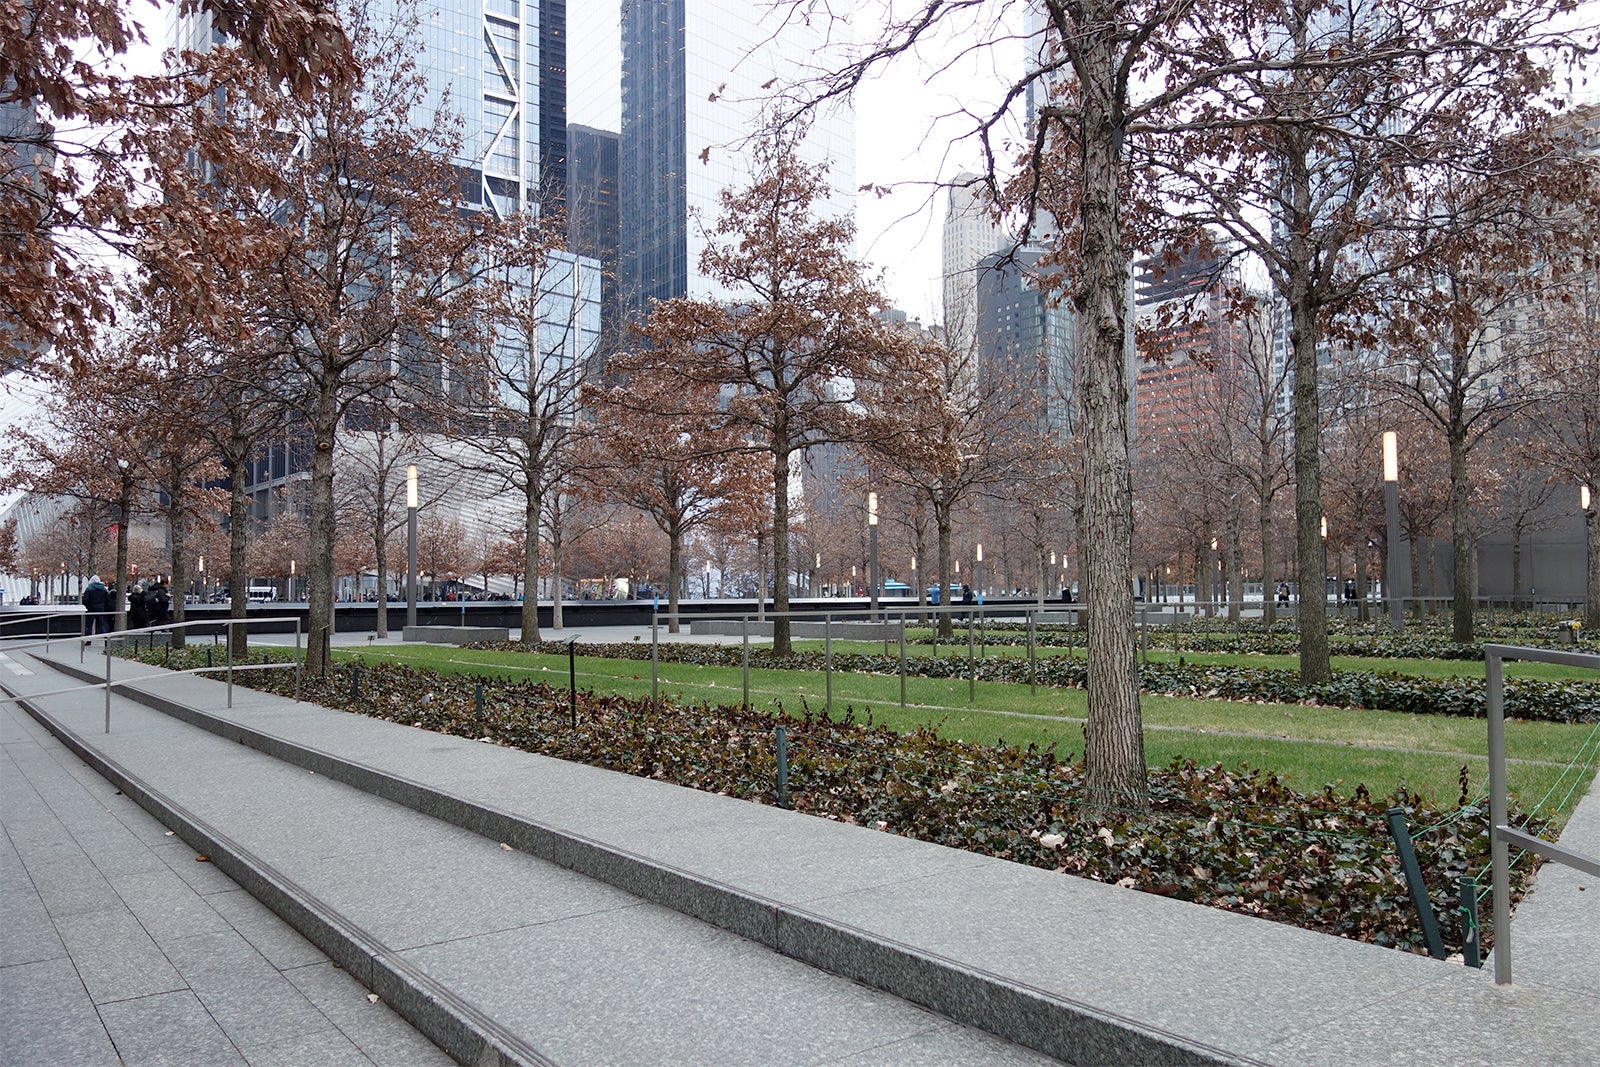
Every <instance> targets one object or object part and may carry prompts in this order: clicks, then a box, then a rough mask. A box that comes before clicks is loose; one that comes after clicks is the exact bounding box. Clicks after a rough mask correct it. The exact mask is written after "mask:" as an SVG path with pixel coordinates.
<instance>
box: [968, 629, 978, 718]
mask: <svg viewBox="0 0 1600 1067" xmlns="http://www.w3.org/2000/svg"><path fill="white" fill-rule="evenodd" d="M977 702H978V660H977V657H976V656H974V655H973V651H972V616H971V615H968V616H967V704H968V706H969V707H970V706H971V705H973V704H976V703H977Z"/></svg>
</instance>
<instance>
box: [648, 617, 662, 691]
mask: <svg viewBox="0 0 1600 1067" xmlns="http://www.w3.org/2000/svg"><path fill="white" fill-rule="evenodd" d="M656 627H657V621H656V613H655V612H653V611H652V612H651V613H650V710H651V712H659V711H660V710H661V700H660V698H659V697H658V696H657V695H656V687H657V686H658V685H659V684H660V681H661V671H660V666H661V655H660V651H661V638H660V636H659V634H658V631H657V629H656Z"/></svg>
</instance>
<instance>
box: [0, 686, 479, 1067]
mask: <svg viewBox="0 0 1600 1067" xmlns="http://www.w3.org/2000/svg"><path fill="white" fill-rule="evenodd" d="M3 665H4V666H6V667H7V668H8V670H7V671H6V674H7V675H8V676H11V677H15V675H14V674H13V672H14V671H15V670H17V669H19V668H20V669H23V670H26V669H28V668H26V667H23V666H22V665H21V664H19V663H17V661H15V660H12V659H10V658H6V659H5V660H4V664H3ZM24 677H25V676H24ZM0 823H3V826H4V831H5V836H4V840H3V841H0V899H3V901H4V913H5V919H4V922H3V923H0V1005H3V1006H4V1019H5V1021H4V1023H3V1024H0V1063H3V1064H6V1065H8V1067H34V1065H39V1067H45V1065H75V1064H116V1063H129V1064H175V1065H193V1067H198V1065H202V1064H205V1065H209V1064H244V1063H249V1064H255V1065H267V1064H284V1065H304V1064H352V1065H353V1064H362V1065H366V1064H379V1065H393V1067H411V1065H417V1067H426V1065H429V1064H448V1063H450V1062H451V1060H450V1058H449V1057H447V1056H446V1055H445V1054H444V1053H443V1052H441V1051H439V1049H438V1048H436V1047H435V1046H434V1045H433V1044H432V1043H431V1042H430V1041H428V1040H427V1039H426V1038H425V1037H423V1036H422V1035H421V1034H419V1033H417V1032H416V1031H415V1030H414V1029H412V1028H411V1026H410V1025H409V1024H407V1023H406V1022H405V1021H404V1020H403V1019H401V1018H400V1017H399V1016H397V1015H395V1014H394V1012H392V1011H391V1010H390V1009H389V1008H388V1007H387V1006H386V1005H384V1004H382V1003H372V1002H370V1001H369V1000H368V992H367V990H366V989H365V988H363V987H362V986H361V985H360V984H359V983H358V982H356V981H355V980H354V979H353V978H351V977H350V976H349V975H348V974H346V973H345V972H344V971H342V970H341V969H339V968H338V967H336V966H335V965H334V964H333V963H332V962H331V961H329V959H328V957H327V956H325V955H324V954H323V953H322V952H320V951H318V950H317V949H316V948H314V947H313V946H312V945H311V944H310V943H309V942H307V941H306V940H305V938H303V937H301V936H300V935H299V934H298V933H296V932H295V931H294V930H293V929H292V928H290V927H289V926H288V924H286V923H284V922H283V921H282V920H281V919H279V918H278V917H277V916H276V915H274V914H272V912H270V911H268V910H267V909H266V908H265V907H263V906H262V905H261V904H260V903H259V902H258V901H257V900H256V899H255V898H254V897H252V896H251V895H250V894H248V893H246V892H245V891H244V890H243V889H241V888H240V887H239V886H238V884H237V883H235V882H234V881H233V880H232V879H230V878H228V877H227V876H226V875H224V874H222V873H221V872H220V871H219V870H218V869H217V868H216V867H215V866H214V865H212V864H210V863H197V862H196V861H195V852H194V850H193V849H191V848H190V847H189V846H188V845H186V844H184V843H183V842H182V841H180V840H179V839H178V838H177V837H176V836H175V835H174V834H173V832H172V831H170V830H168V829H167V828H166V827H164V826H162V825H161V824H160V823H159V822H157V821H156V820H155V819H154V818H152V817H151V816H150V815H149V814H147V813H146V812H145V811H144V810H143V809H141V808H140V807H139V806H138V805H136V804H135V803H134V802H133V801H132V800H130V799H128V798H127V797H126V796H124V795H123V794H122V793H121V792H120V791H119V790H117V789H116V787H115V786H113V785H111V784H110V783H108V782H107V781H106V780H105V779H104V778H102V777H100V775H98V774H96V773H95V772H94V771H93V770H91V769H90V768H89V767H88V766H87V765H86V764H85V763H84V762H83V761H82V760H80V759H78V758H77V757H76V756H74V755H73V754H72V753H71V752H69V751H67V749H66V748H65V747H64V746H63V745H62V744H61V743H60V742H59V741H57V740H56V739H55V738H54V737H52V736H51V735H50V734H49V732H48V731H46V730H45V729H44V728H43V727H42V726H40V725H39V724H38V723H36V722H35V721H34V720H33V719H31V718H29V717H28V715H27V714H26V713H25V712H23V711H21V710H19V709H18V708H16V706H15V705H0Z"/></svg>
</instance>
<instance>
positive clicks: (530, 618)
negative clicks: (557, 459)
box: [521, 478, 544, 646]
mask: <svg viewBox="0 0 1600 1067" xmlns="http://www.w3.org/2000/svg"><path fill="white" fill-rule="evenodd" d="M522 505H523V508H522V521H523V524H524V525H523V528H522V529H523V534H522V638H521V640H522V643H523V644H524V645H529V646H532V645H536V644H538V643H539V516H540V515H541V514H543V511H544V493H542V492H541V491H540V489H539V485H538V482H537V480H536V479H533V478H529V479H528V480H527V482H526V483H525V485H524V487H523V491H522Z"/></svg>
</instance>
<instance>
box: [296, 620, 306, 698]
mask: <svg viewBox="0 0 1600 1067" xmlns="http://www.w3.org/2000/svg"><path fill="white" fill-rule="evenodd" d="M305 664H306V661H305V657H304V656H302V655H301V653H300V620H299V619H298V618H296V619H295V620H294V698H295V699H296V700H299V699H300V678H301V675H302V674H304V673H305Z"/></svg>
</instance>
